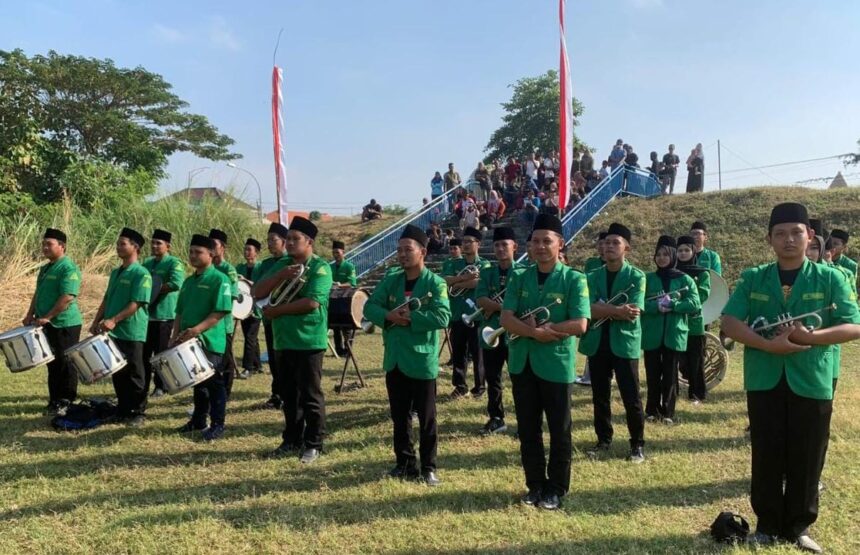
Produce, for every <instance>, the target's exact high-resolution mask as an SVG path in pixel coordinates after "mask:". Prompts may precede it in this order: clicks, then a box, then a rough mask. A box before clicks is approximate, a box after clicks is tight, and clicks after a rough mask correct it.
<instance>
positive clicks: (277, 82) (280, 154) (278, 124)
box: [272, 66, 289, 225]
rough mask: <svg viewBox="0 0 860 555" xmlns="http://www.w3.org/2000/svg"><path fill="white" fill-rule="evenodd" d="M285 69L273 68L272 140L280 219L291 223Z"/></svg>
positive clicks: (286, 223) (284, 222)
mask: <svg viewBox="0 0 860 555" xmlns="http://www.w3.org/2000/svg"><path fill="white" fill-rule="evenodd" d="M283 82H284V71H283V70H282V69H281V68H279V67H278V66H275V67H274V68H273V69H272V141H273V145H274V147H275V186H276V190H277V198H278V221H279V222H280V223H281V224H283V225H288V224H289V218H288V214H287V165H286V159H285V157H284V143H283V139H282V137H283V134H284V133H283V131H284V96H283V94H282V93H281V85H282V84H283Z"/></svg>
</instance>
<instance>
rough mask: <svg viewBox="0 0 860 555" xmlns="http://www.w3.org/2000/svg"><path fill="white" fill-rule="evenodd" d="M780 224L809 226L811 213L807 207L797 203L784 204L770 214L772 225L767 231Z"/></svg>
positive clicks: (769, 225) (775, 207)
mask: <svg viewBox="0 0 860 555" xmlns="http://www.w3.org/2000/svg"><path fill="white" fill-rule="evenodd" d="M779 224H803V225H806V226H808V225H809V213H808V212H807V211H806V207H805V206H804V205H802V204H800V203H797V202H783V203H782V204H777V205H776V206H774V207H773V210H771V212H770V223H769V224H768V226H767V230H768V231H770V230H772V229H773V226H775V225H779Z"/></svg>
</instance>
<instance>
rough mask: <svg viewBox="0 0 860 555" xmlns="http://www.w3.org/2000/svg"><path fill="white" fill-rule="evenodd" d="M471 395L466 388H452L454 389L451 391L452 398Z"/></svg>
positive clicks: (463, 397)
mask: <svg viewBox="0 0 860 555" xmlns="http://www.w3.org/2000/svg"><path fill="white" fill-rule="evenodd" d="M469 395H471V393H469V390H468V389H459V388H456V387H455V388H454V391H452V392H451V398H452V399H467V398H468V397H469Z"/></svg>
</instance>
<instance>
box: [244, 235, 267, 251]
mask: <svg viewBox="0 0 860 555" xmlns="http://www.w3.org/2000/svg"><path fill="white" fill-rule="evenodd" d="M245 244H246V245H251V246H252V247H254V248H255V249H257V250H258V251H259V250H260V249H262V248H263V245H262V244H260V242H259V241H257V240H256V239H254V238H251V237H248V238H247V239H245Z"/></svg>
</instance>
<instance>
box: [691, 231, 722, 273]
mask: <svg viewBox="0 0 860 555" xmlns="http://www.w3.org/2000/svg"><path fill="white" fill-rule="evenodd" d="M689 235H690V237H692V238H693V240H695V241H696V261H697V262H698V264H699V266H701V267H702V268H706V269H708V270H713V271H715V272H717V273H718V274H720V275H723V263H722V262H721V261H720V255H719V254H717V253H716V252H715V251H712V250H711V249H708V248H706V247H705V244H706V243H707V242H708V226H706V225H705V224H704V223H703V222H700V221H695V222H693V225H691V226H690V233H689Z"/></svg>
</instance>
